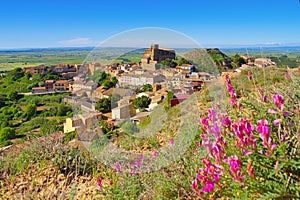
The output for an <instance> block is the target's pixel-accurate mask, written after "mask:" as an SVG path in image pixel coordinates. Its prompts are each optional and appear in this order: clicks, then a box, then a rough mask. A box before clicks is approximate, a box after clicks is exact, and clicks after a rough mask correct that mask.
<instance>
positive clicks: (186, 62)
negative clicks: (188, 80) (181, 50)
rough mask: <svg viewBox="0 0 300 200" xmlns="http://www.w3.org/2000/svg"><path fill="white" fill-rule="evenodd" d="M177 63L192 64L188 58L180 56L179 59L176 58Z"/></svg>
mask: <svg viewBox="0 0 300 200" xmlns="http://www.w3.org/2000/svg"><path fill="white" fill-rule="evenodd" d="M176 63H177V65H179V66H181V65H183V64H191V63H190V62H189V61H188V60H187V59H185V58H182V57H181V58H179V59H178V60H176Z"/></svg>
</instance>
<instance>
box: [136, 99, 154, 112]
mask: <svg viewBox="0 0 300 200" xmlns="http://www.w3.org/2000/svg"><path fill="white" fill-rule="evenodd" d="M150 103H151V99H150V98H149V97H147V96H141V97H138V98H136V99H134V100H133V102H132V104H133V106H134V107H135V108H137V109H140V110H141V111H144V110H145V109H146V108H148V106H149V105H150Z"/></svg>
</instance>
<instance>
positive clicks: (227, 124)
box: [220, 115, 231, 128]
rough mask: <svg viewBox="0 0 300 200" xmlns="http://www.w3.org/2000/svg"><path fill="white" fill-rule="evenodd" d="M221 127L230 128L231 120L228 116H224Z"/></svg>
mask: <svg viewBox="0 0 300 200" xmlns="http://www.w3.org/2000/svg"><path fill="white" fill-rule="evenodd" d="M220 121H221V125H222V126H223V127H227V128H228V127H230V125H231V118H230V117H229V116H228V115H225V116H222V118H221V120H220Z"/></svg>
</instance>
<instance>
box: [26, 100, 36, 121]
mask: <svg viewBox="0 0 300 200" xmlns="http://www.w3.org/2000/svg"><path fill="white" fill-rule="evenodd" d="M24 114H25V117H26V119H27V120H29V119H31V118H32V117H34V116H35V115H36V105H34V104H32V103H30V104H27V105H26V107H25V110H24Z"/></svg>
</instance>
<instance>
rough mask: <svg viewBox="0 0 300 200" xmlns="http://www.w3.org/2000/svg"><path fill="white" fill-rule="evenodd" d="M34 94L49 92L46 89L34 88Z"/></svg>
mask: <svg viewBox="0 0 300 200" xmlns="http://www.w3.org/2000/svg"><path fill="white" fill-rule="evenodd" d="M31 92H32V94H38V93H45V92H47V90H46V87H34V88H32V89H31Z"/></svg>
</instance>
